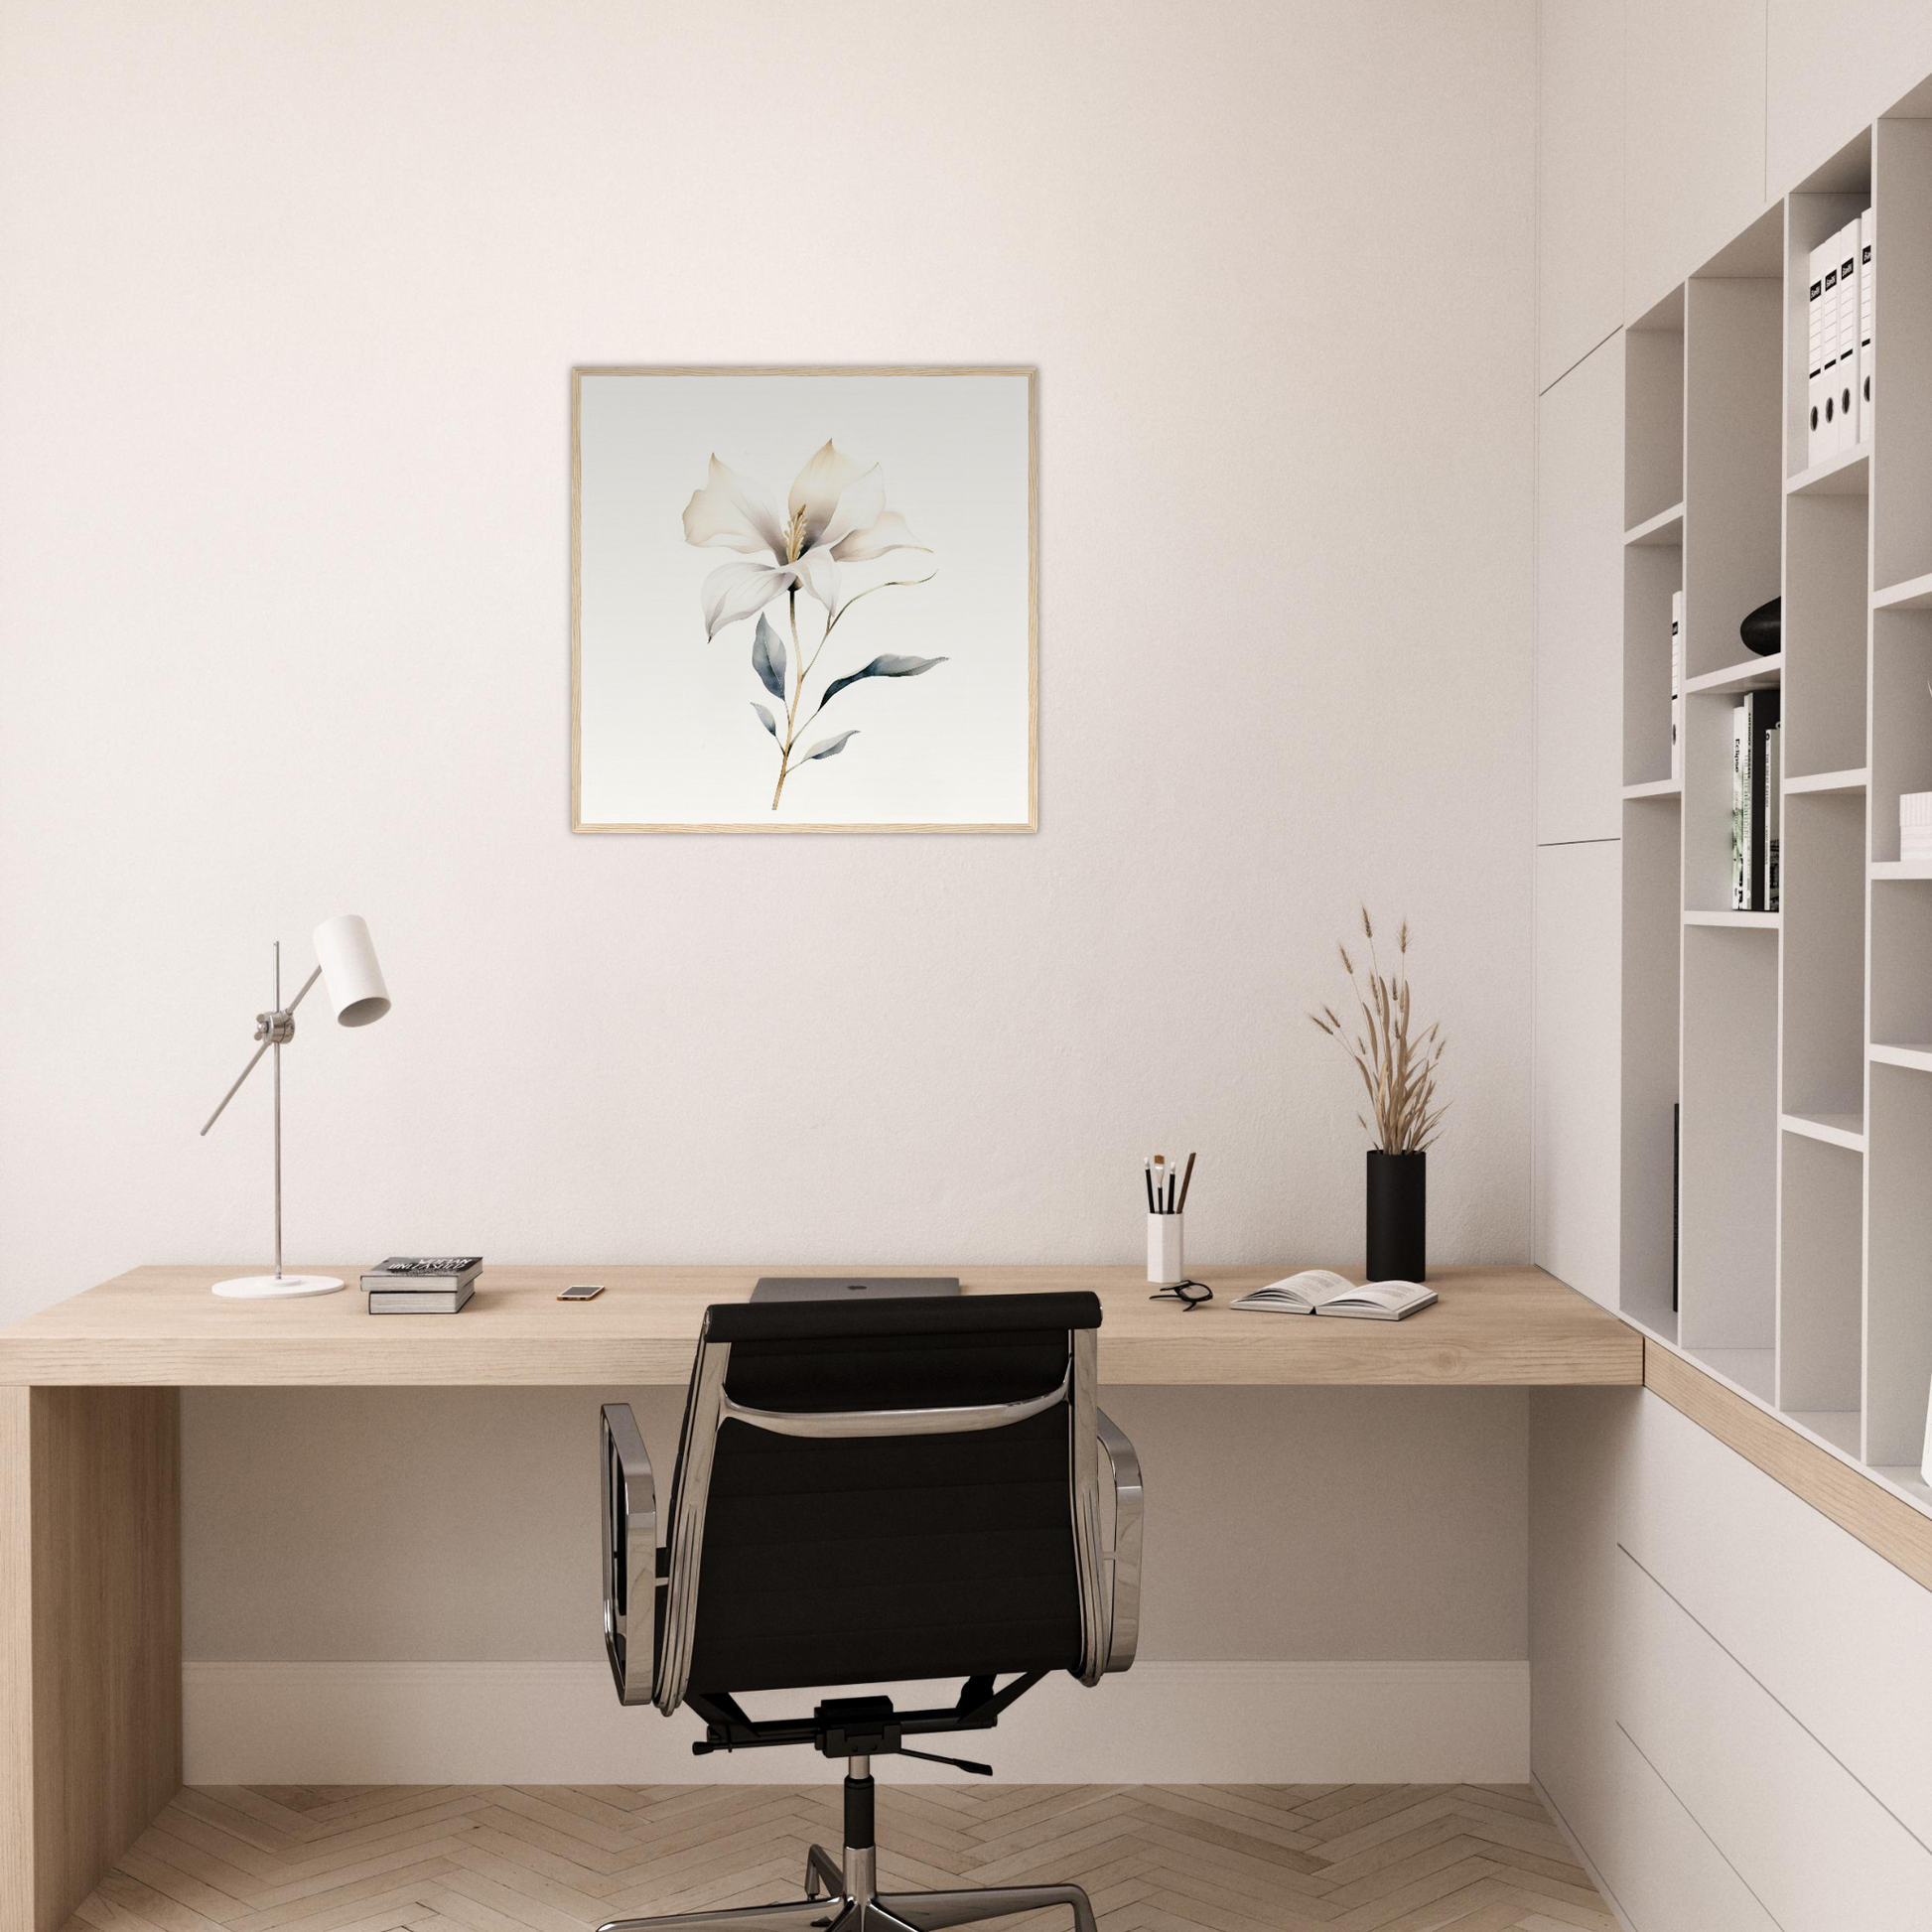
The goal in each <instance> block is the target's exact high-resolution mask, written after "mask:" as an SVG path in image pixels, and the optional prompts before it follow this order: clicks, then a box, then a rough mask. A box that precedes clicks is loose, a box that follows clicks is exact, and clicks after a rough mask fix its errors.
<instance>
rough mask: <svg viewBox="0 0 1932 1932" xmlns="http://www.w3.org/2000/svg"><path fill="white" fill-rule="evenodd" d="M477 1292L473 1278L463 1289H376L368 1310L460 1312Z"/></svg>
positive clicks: (398, 1312)
mask: <svg viewBox="0 0 1932 1932" xmlns="http://www.w3.org/2000/svg"><path fill="white" fill-rule="evenodd" d="M476 1292H477V1285H476V1283H475V1282H474V1281H467V1282H465V1283H464V1284H463V1286H462V1287H461V1288H374V1289H371V1290H370V1291H369V1296H368V1310H369V1312H370V1313H371V1314H460V1313H461V1312H462V1311H463V1305H464V1304H465V1303H466V1302H468V1301H469V1299H470V1298H471V1296H473V1295H474V1294H476Z"/></svg>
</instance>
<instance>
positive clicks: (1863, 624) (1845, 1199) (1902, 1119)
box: [1620, 89, 1932, 1507]
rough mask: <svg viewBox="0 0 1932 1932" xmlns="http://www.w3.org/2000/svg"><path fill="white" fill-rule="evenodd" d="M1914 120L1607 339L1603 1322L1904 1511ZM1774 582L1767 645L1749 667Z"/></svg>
mask: <svg viewBox="0 0 1932 1932" xmlns="http://www.w3.org/2000/svg"><path fill="white" fill-rule="evenodd" d="M1928 114H1932V89H1928V90H1921V95H1920V96H1915V97H1914V102H1913V103H1908V106H1907V109H1906V110H1903V111H1901V112H1900V113H1898V114H1897V115H1895V116H1888V117H1886V118H1884V119H1881V120H1879V121H1878V122H1876V123H1875V125H1874V126H1872V127H1871V128H1870V129H1868V130H1867V132H1866V133H1865V134H1863V135H1862V136H1861V137H1860V138H1859V139H1858V140H1857V141H1855V142H1853V143H1852V144H1851V145H1850V146H1848V147H1847V148H1846V149H1845V150H1844V151H1843V152H1841V153H1840V154H1839V155H1837V156H1835V157H1834V158H1833V160H1832V161H1831V162H1830V163H1828V164H1827V165H1826V166H1825V167H1824V168H1821V169H1819V170H1818V171H1817V172H1816V173H1815V174H1814V175H1813V176H1812V177H1811V178H1810V179H1809V180H1807V181H1806V182H1804V183H1803V184H1801V185H1800V186H1799V187H1798V188H1797V189H1796V190H1795V191H1794V192H1793V193H1792V194H1790V195H1788V196H1787V197H1786V198H1785V199H1784V200H1783V201H1782V202H1781V203H1779V204H1777V205H1775V206H1774V207H1771V208H1769V209H1767V210H1766V211H1765V213H1764V214H1763V215H1762V216H1760V217H1759V218H1758V219H1757V220H1756V221H1754V222H1753V223H1752V224H1751V226H1750V227H1749V228H1747V229H1746V230H1745V231H1744V232H1743V233H1742V234H1741V235H1739V236H1737V237H1736V239H1735V240H1733V241H1732V242H1731V243H1730V244H1729V245H1728V246H1726V247H1725V249H1723V250H1722V251H1721V252H1720V253H1719V254H1718V255H1717V256H1715V257H1714V258H1713V259H1712V260H1711V261H1710V262H1708V263H1707V264H1706V265H1705V267H1704V268H1703V269H1702V270H1701V271H1700V272H1699V273H1697V274H1695V275H1693V276H1692V277H1691V278H1690V279H1689V280H1688V281H1687V282H1686V283H1685V284H1684V285H1683V286H1682V287H1681V288H1678V289H1676V290H1674V291H1673V292H1672V294H1671V295H1670V296H1669V297H1668V298H1667V299H1666V300H1665V301H1663V302H1661V303H1659V304H1658V305H1657V307H1656V308H1655V309H1653V310H1652V311H1651V312H1650V313H1649V314H1648V315H1646V316H1645V317H1643V318H1642V319H1641V320H1640V321H1639V322H1637V323H1636V324H1634V325H1633V326H1632V327H1630V328H1629V329H1628V330H1626V331H1625V335H1624V398H1625V400H1624V409H1625V420H1624V489H1625V502H1624V539H1623V591H1624V600H1623V604H1624V608H1623V645H1624V648H1623V668H1624V681H1623V688H1624V714H1623V786H1624V788H1623V844H1622V864H1623V980H1622V984H1623V1029H1622V1073H1623V1087H1622V1091H1623V1121H1622V1178H1621V1185H1622V1280H1621V1284H1620V1294H1621V1305H1622V1310H1623V1312H1624V1313H1625V1314H1626V1315H1628V1316H1629V1317H1630V1318H1632V1319H1633V1320H1635V1321H1637V1322H1638V1323H1639V1324H1641V1325H1642V1326H1643V1327H1645V1328H1647V1329H1648V1330H1649V1331H1650V1332H1651V1333H1653V1334H1654V1335H1656V1336H1657V1337H1659V1338H1660V1339H1662V1340H1664V1341H1666V1342H1668V1343H1670V1344H1671V1345H1672V1346H1673V1347H1676V1348H1678V1349H1680V1350H1681V1351H1682V1352H1684V1353H1686V1354H1688V1355H1690V1356H1691V1357H1693V1358H1694V1359H1696V1360H1697V1361H1699V1362H1701V1363H1702V1364H1703V1365H1704V1366H1706V1367H1707V1368H1709V1369H1710V1370H1712V1371H1713V1372H1714V1373H1716V1374H1719V1375H1721V1376H1723V1377H1724V1378H1725V1380H1726V1381H1728V1382H1730V1383H1732V1384H1733V1385H1734V1386H1735V1387H1737V1388H1739V1389H1741V1390H1743V1391H1744V1392H1746V1393H1747V1394H1749V1395H1751V1396H1752V1397H1754V1398H1755V1399H1756V1400H1758V1401H1759V1402H1762V1403H1764V1404H1766V1405H1767V1406H1769V1407H1771V1408H1773V1409H1775V1410H1777V1411H1778V1412H1779V1413H1781V1414H1782V1415H1783V1416H1784V1417H1785V1418H1786V1419H1787V1420H1788V1421H1789V1422H1790V1423H1792V1424H1793V1425H1794V1426H1795V1427H1797V1428H1799V1429H1801V1430H1803V1431H1804V1432H1805V1433H1806V1434H1808V1435H1810V1436H1812V1437H1814V1438H1816V1439H1817V1440H1818V1441H1820V1442H1822V1443H1825V1444H1827V1445H1829V1446H1830V1447H1831V1448H1832V1449H1835V1450H1836V1451H1837V1452H1838V1453H1839V1454H1841V1455H1843V1456H1846V1457H1848V1458H1850V1459H1852V1460H1854V1461H1856V1462H1858V1463H1860V1464H1861V1465H1862V1466H1863V1468H1864V1469H1865V1470H1866V1471H1867V1472H1868V1473H1870V1474H1871V1475H1873V1476H1874V1477H1875V1478H1876V1479H1877V1480H1879V1481H1881V1482H1884V1483H1886V1484H1888V1485H1889V1486H1891V1487H1892V1488H1894V1489H1896V1490H1898V1491H1899V1492H1900V1493H1901V1494H1903V1495H1906V1496H1908V1497H1910V1498H1911V1499H1912V1500H1913V1501H1914V1502H1916V1503H1918V1504H1919V1505H1920V1506H1921V1507H1925V1506H1927V1505H1932V1490H1929V1489H1928V1488H1927V1486H1926V1485H1925V1484H1924V1483H1923V1482H1921V1481H1919V1479H1918V1475H1917V1467H1918V1462H1919V1458H1920V1456H1921V1454H1922V1452H1923V1442H1924V1432H1925V1423H1926V1396H1927V1387H1928V1383H1932V865H1926V864H1922V863H1917V862H1912V863H1901V862H1900V860H1899V856H1898V854H1899V843H1898V799H1899V795H1900V793H1901V792H1908V791H1924V790H1932V690H1928V682H1929V681H1932V118H1922V117H1923V116H1926V115H1928ZM1864 207H1874V208H1875V211H1876V228H1877V237H1878V239H1877V245H1876V257H1877V260H1876V268H1877V276H1876V297H1877V301H1876V310H1875V315H1874V322H1873V340H1874V345H1876V346H1877V348H1878V349H1879V350H1880V351H1881V352H1879V353H1877V354H1876V355H1875V357H1874V360H1875V364H1876V370H1877V380H1876V382H1875V384H1874V388H1875V393H1874V395H1873V397H1872V404H1873V408H1872V420H1871V424H1870V430H1869V434H1868V436H1867V440H1865V441H1864V442H1863V444H1862V445H1861V446H1860V447H1859V448H1857V449H1855V450H1851V451H1847V452H1843V453H1841V454H1839V455H1837V456H1834V457H1832V458H1829V459H1827V460H1826V461H1823V462H1820V463H1815V464H1814V463H1810V462H1808V460H1807V435H1806V429H1807V425H1806V409H1807V396H1806V375H1807V369H1806V349H1807V328H1806V324H1807V317H1806V301H1807V295H1808V289H1807V272H1808V264H1809V256H1810V251H1811V249H1812V247H1813V246H1814V245H1816V244H1817V243H1818V242H1820V241H1822V240H1824V239H1825V238H1826V237H1827V236H1829V235H1831V234H1832V233H1834V232H1836V231H1837V230H1838V229H1839V228H1840V227H1841V226H1843V224H1844V223H1845V222H1847V221H1848V220H1850V219H1851V218H1852V217H1853V216H1854V215H1856V214H1858V213H1859V212H1860V210H1861V209H1863V208H1864ZM1680 590H1681V591H1682V593H1683V599H1684V647H1685V677H1684V697H1683V716H1682V724H1681V737H1682V751H1681V764H1680V768H1679V769H1678V770H1677V771H1676V772H1674V771H1673V768H1672V765H1673V760H1672V749H1671V716H1670V712H1671V705H1670V607H1671V598H1672V594H1673V593H1675V592H1677V591H1680ZM1773 596H1781V597H1782V598H1783V614H1784V634H1783V646H1784V647H1783V649H1782V651H1781V652H1780V653H1779V654H1778V655H1777V656H1774V657H1751V656H1749V655H1748V654H1747V653H1746V652H1745V651H1744V649H1743V647H1742V644H1741V643H1740V641H1739V636H1738V625H1739V622H1740V621H1741V620H1742V619H1743V618H1744V616H1745V615H1746V613H1748V612H1749V611H1751V610H1753V609H1754V608H1755V607H1757V606H1758V605H1760V604H1763V603H1764V602H1765V601H1766V600H1767V599H1769V598H1771V597H1773ZM1765 686H1776V687H1779V689H1780V691H1781V696H1782V705H1781V717H1780V722H1781V724H1782V728H1783V731H1782V746H1783V762H1784V788H1783V797H1782V800H1781V808H1782V827H1783V832H1782V853H1781V858H1782V882H1781V885H1782V890H1781V899H1780V909H1779V910H1778V911H1776V912H1738V911H1733V910H1731V909H1730V907H1729V892H1728V887H1729V838H1730V821H1729V813H1730V712H1731V709H1732V707H1733V706H1734V705H1735V703H1736V702H1737V695H1738V694H1739V693H1740V692H1743V691H1746V690H1751V689H1755V688H1762V687H1765ZM1674 1110H1679V1111H1678V1112H1677V1114H1676V1118H1675V1119H1674ZM1674 1179H1675V1182H1676V1186H1675V1191H1674V1185H1673V1183H1674ZM1674 1199H1675V1202H1676V1205H1677V1210H1678V1225H1677V1228H1676V1238H1675V1240H1673V1201H1674Z"/></svg>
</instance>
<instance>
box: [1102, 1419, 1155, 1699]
mask: <svg viewBox="0 0 1932 1932" xmlns="http://www.w3.org/2000/svg"><path fill="white" fill-rule="evenodd" d="M1094 1433H1095V1435H1097V1436H1098V1437H1099V1439H1100V1447H1101V1449H1103V1450H1104V1451H1105V1452H1106V1456H1107V1466H1108V1467H1109V1469H1111V1470H1112V1472H1113V1478H1114V1547H1113V1548H1112V1549H1111V1550H1105V1551H1103V1552H1102V1553H1101V1558H1100V1560H1101V1562H1102V1563H1103V1564H1104V1565H1106V1566H1107V1567H1108V1568H1109V1569H1111V1570H1112V1572H1113V1590H1112V1595H1111V1599H1110V1601H1111V1612H1110V1615H1109V1618H1108V1639H1107V1669H1108V1670H1110V1671H1121V1670H1125V1669H1127V1667H1128V1666H1129V1665H1130V1664H1131V1663H1133V1661H1134V1652H1135V1650H1136V1649H1137V1648H1138V1647H1139V1644H1140V1640H1141V1513H1142V1508H1143V1505H1144V1503H1145V1501H1146V1490H1145V1488H1144V1487H1143V1485H1142V1482H1141V1458H1140V1456H1139V1454H1138V1453H1137V1452H1136V1451H1135V1449H1134V1445H1133V1444H1132V1443H1130V1442H1129V1441H1128V1440H1127V1437H1126V1435H1125V1434H1124V1433H1123V1432H1122V1430H1121V1428H1120V1425H1119V1424H1118V1423H1116V1422H1115V1421H1114V1419H1113V1418H1112V1417H1111V1416H1110V1415H1108V1414H1107V1412H1106V1411H1105V1410H1104V1409H1096V1410H1095V1411H1094Z"/></svg>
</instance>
